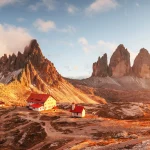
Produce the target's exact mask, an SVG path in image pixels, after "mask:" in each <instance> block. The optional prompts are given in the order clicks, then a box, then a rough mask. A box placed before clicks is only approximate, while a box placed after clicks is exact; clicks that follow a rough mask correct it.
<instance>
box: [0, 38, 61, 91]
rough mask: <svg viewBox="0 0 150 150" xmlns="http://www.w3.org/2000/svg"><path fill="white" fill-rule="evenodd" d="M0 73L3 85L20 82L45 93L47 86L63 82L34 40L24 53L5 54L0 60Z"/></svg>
mask: <svg viewBox="0 0 150 150" xmlns="http://www.w3.org/2000/svg"><path fill="white" fill-rule="evenodd" d="M0 72H1V78H0V81H1V82H2V83H9V82H11V81H12V80H18V81H19V82H21V84H23V85H25V86H30V85H34V86H36V87H37V88H38V89H39V90H42V91H43V92H48V89H47V88H46V87H47V86H58V85H59V81H62V77H61V75H60V74H59V73H58V72H57V70H56V69H55V67H54V65H53V63H51V62H50V61H49V60H47V59H46V58H45V57H44V56H43V54H42V51H41V49H40V47H39V45H38V43H37V41H36V40H32V41H31V43H30V45H29V46H27V47H26V48H25V50H24V53H23V54H22V53H20V52H18V54H17V56H16V55H15V54H12V55H9V57H7V55H6V54H5V55H4V56H3V57H1V58H0Z"/></svg>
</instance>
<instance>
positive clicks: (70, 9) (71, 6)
mask: <svg viewBox="0 0 150 150" xmlns="http://www.w3.org/2000/svg"><path fill="white" fill-rule="evenodd" d="M67 11H68V13H69V14H75V13H76V12H77V11H78V8H77V7H75V6H74V5H69V6H68V8H67Z"/></svg>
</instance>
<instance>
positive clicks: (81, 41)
mask: <svg viewBox="0 0 150 150" xmlns="http://www.w3.org/2000/svg"><path fill="white" fill-rule="evenodd" d="M78 42H79V43H80V44H82V45H83V46H87V45H88V41H87V39H86V38H84V37H81V38H79V40H78Z"/></svg>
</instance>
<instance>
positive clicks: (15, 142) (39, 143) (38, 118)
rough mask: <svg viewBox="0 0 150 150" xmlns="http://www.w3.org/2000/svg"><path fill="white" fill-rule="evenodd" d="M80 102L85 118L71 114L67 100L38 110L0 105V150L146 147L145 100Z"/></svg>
mask: <svg viewBox="0 0 150 150" xmlns="http://www.w3.org/2000/svg"><path fill="white" fill-rule="evenodd" d="M84 106H85V108H86V117H85V118H71V116H70V115H71V114H70V112H69V109H70V105H69V104H59V105H58V109H57V110H56V111H54V110H50V111H45V112H42V113H39V112H35V111H32V110H28V109H27V108H24V107H11V108H0V117H1V119H0V150H127V149H131V150H140V149H141V150H148V149H150V105H149V104H141V103H140V104H139V103H112V104H103V105H102V104H84ZM108 108H109V109H108ZM114 109H115V110H114ZM114 111H116V112H118V113H115V112H114ZM118 114H119V115H118Z"/></svg>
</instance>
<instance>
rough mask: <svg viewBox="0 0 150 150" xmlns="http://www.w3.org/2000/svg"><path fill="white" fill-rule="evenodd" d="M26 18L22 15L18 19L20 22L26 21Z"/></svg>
mask: <svg viewBox="0 0 150 150" xmlns="http://www.w3.org/2000/svg"><path fill="white" fill-rule="evenodd" d="M25 20H26V19H25V18H22V17H20V18H17V21H18V22H24V21H25Z"/></svg>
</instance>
